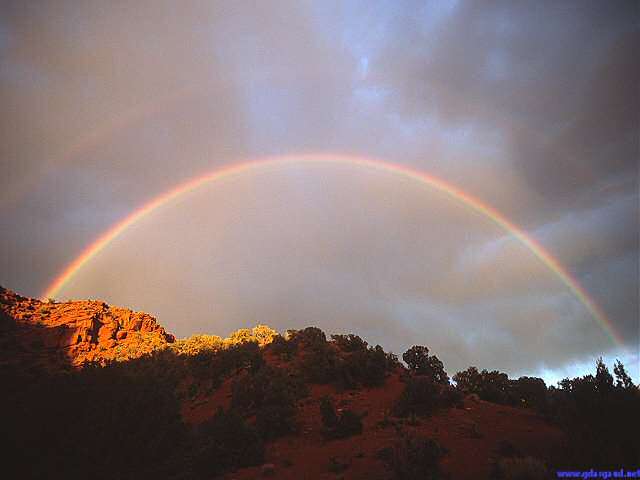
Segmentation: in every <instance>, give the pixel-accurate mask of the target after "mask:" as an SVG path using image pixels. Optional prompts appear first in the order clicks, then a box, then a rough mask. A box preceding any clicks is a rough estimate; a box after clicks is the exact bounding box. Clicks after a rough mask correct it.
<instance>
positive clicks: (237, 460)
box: [192, 407, 264, 477]
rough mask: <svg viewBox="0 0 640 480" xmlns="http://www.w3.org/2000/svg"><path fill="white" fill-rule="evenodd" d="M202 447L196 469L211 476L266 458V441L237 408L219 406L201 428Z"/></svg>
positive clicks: (200, 445) (194, 460) (198, 472)
mask: <svg viewBox="0 0 640 480" xmlns="http://www.w3.org/2000/svg"><path fill="white" fill-rule="evenodd" d="M198 445H199V448H197V450H196V451H195V452H194V454H193V460H192V462H193V465H194V470H195V472H196V473H197V474H198V475H199V476H201V477H210V476H214V475H216V474H219V473H221V472H223V471H224V470H226V469H228V468H237V467H249V466H254V465H260V464H261V463H262V462H263V461H264V443H263V442H262V441H261V440H260V438H259V436H258V433H257V432H256V431H255V429H253V428H252V427H248V426H246V425H245V424H244V422H243V421H242V418H241V417H240V415H239V414H238V413H237V412H236V411H235V410H233V409H231V410H227V411H225V410H224V409H223V408H222V407H220V408H219V409H218V411H217V412H216V414H215V415H214V417H213V418H212V419H211V420H210V421H209V422H206V423H204V424H203V425H202V426H201V427H200V431H199V442H198Z"/></svg>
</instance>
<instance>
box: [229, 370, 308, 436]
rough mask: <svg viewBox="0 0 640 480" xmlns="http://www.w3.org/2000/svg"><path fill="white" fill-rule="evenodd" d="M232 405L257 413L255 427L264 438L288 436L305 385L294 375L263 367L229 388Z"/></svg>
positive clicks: (305, 389)
mask: <svg viewBox="0 0 640 480" xmlns="http://www.w3.org/2000/svg"><path fill="white" fill-rule="evenodd" d="M231 392H232V397H231V404H232V406H234V407H235V408H238V409H240V410H241V411H243V412H257V418H256V427H257V428H258V430H259V432H260V433H261V435H262V437H263V438H265V439H270V438H275V437H279V436H282V435H286V434H288V433H291V432H292V431H293V430H294V427H295V421H294V420H295V414H296V400H298V399H299V398H302V397H304V396H306V395H307V394H308V388H307V385H306V384H305V383H304V381H303V380H302V379H301V378H300V376H299V375H296V374H295V373H293V372H290V371H286V370H283V369H281V368H275V367H271V366H269V365H264V366H263V367H262V368H260V370H259V371H258V372H257V373H256V374H255V375H250V374H248V373H246V374H245V375H243V376H241V377H238V378H237V379H235V381H234V382H233V384H232V385H231Z"/></svg>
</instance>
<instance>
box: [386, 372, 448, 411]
mask: <svg viewBox="0 0 640 480" xmlns="http://www.w3.org/2000/svg"><path fill="white" fill-rule="evenodd" d="M439 406H440V387H439V386H438V385H437V384H435V383H433V382H432V381H430V380H429V379H428V378H426V377H407V378H406V379H405V384H404V389H403V390H402V393H401V394H400V399H399V401H398V405H397V406H396V415H398V416H400V417H404V416H407V415H410V414H414V415H420V416H423V417H430V416H431V415H433V414H434V413H435V412H436V411H437V410H438V407H439Z"/></svg>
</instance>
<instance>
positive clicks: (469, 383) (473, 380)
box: [453, 366, 482, 394]
mask: <svg viewBox="0 0 640 480" xmlns="http://www.w3.org/2000/svg"><path fill="white" fill-rule="evenodd" d="M481 380H482V376H481V375H480V372H478V369H477V367H473V366H470V367H469V368H467V369H466V370H463V371H461V372H458V373H456V374H455V375H454V376H453V381H454V382H456V386H457V387H458V388H459V389H460V390H462V391H463V392H464V393H467V394H473V393H478V388H479V386H480V381H481Z"/></svg>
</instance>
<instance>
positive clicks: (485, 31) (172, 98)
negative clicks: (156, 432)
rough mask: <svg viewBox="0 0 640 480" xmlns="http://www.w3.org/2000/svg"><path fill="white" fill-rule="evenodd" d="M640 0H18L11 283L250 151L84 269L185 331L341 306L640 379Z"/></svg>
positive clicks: (458, 364)
mask: <svg viewBox="0 0 640 480" xmlns="http://www.w3.org/2000/svg"><path fill="white" fill-rule="evenodd" d="M638 12H639V7H638V4H637V3H636V2H622V1H614V2H611V1H607V2H601V3H600V2H595V1H591V2H582V1H576V2H555V1H553V2H544V1H531V2H486V1H482V2H467V1H437V2H398V1H388V2H371V1H362V2H359V1H350V2H349V1H348V2H328V1H322V2H282V1H280V2H247V3H243V2H236V1H230V2H210V3H209V2H197V3H196V2H189V3H187V4H186V5H182V6H181V5H178V4H177V3H176V2H173V1H169V2H160V1H149V2H144V1H138V2H115V3H114V2H53V1H52V2H25V1H3V2H1V3H0V112H1V114H0V135H1V141H0V149H1V151H0V168H1V172H2V173H1V175H0V284H1V285H3V286H4V287H6V288H9V289H11V290H14V291H17V292H18V293H21V294H24V295H29V296H41V295H43V293H44V292H46V291H47V290H48V288H49V287H50V286H51V284H52V283H53V281H54V279H55V278H56V277H57V276H58V275H59V274H60V273H61V272H62V271H64V269H65V267H67V266H68V265H69V264H70V263H71V262H72V261H73V260H74V259H75V258H76V257H77V256H78V255H80V254H81V253H82V251H83V250H85V249H86V248H87V247H88V246H89V245H91V244H92V243H93V242H94V241H95V240H96V239H98V238H99V237H101V236H102V235H103V234H104V233H105V232H106V231H108V230H109V229H110V228H111V227H112V226H113V225H115V224H116V223H118V222H119V221H120V220H122V219H123V218H125V217H126V216H127V215H129V214H131V213H132V212H134V211H135V210H136V209H138V208H139V207H141V206H142V205H144V204H145V203H146V202H148V201H150V200H152V199H153V198H155V197H158V196H159V195H162V194H163V193H164V192H166V191H167V190H170V189H172V188H174V187H175V186H177V185H179V184H181V183H183V182H186V181H189V180H192V179H194V178H197V177H199V176H202V175H204V174H206V173H207V172H214V171H216V170H219V169H221V168H223V167H225V166H229V165H234V164H238V163H244V162H248V161H253V160H255V159H259V158H278V157H280V156H283V155H289V156H291V155H294V156H295V155H300V154H304V153H308V152H316V153H318V157H319V158H321V157H322V154H323V153H324V154H333V155H343V156H357V157H360V158H375V159H377V160H380V161H383V162H389V163H394V164H399V165H403V166H407V167H410V168H413V169H415V170H419V171H421V172H425V173H427V174H429V175H432V176H435V177H437V178H439V179H440V180H442V181H444V182H446V183H447V184H450V185H453V186H456V187H457V188H459V189H460V190H462V191H464V192H466V193H467V194H468V195H471V196H473V197H475V198H477V199H478V200H479V201H481V202H482V203H484V204H485V205H487V206H490V207H492V208H494V209H495V210H497V211H498V212H500V213H501V214H502V215H504V216H505V217H506V218H508V219H509V220H510V221H511V222H513V223H514V224H516V225H518V227H519V228H521V229H522V230H523V231H524V232H526V234H527V235H528V236H529V237H530V238H531V239H533V240H534V241H535V242H538V243H539V244H540V245H541V246H542V248H543V249H544V250H545V251H546V252H547V253H548V254H550V255H552V256H553V257H554V258H555V259H556V260H557V261H558V262H559V263H560V264H561V265H562V266H563V268H564V269H566V271H567V272H568V273H569V275H570V276H571V277H572V278H573V279H574V280H575V281H576V282H577V284H579V286H580V287H581V288H582V289H584V291H585V292H586V293H587V294H588V295H589V297H590V298H591V299H592V300H593V302H594V303H595V304H596V305H597V306H598V307H599V308H600V309H601V310H602V311H603V313H604V315H605V317H606V321H608V322H610V323H611V324H612V325H613V328H614V329H615V331H616V332H617V334H618V335H619V336H620V337H621V338H622V339H624V346H622V345H620V344H619V343H618V342H616V341H614V339H612V336H611V335H610V334H609V333H608V332H607V331H606V330H605V328H603V326H602V324H601V322H599V321H598V320H597V319H596V318H594V317H593V316H592V315H591V314H590V312H589V311H588V309H587V308H586V307H585V305H584V302H583V301H581V299H580V298H578V297H577V296H576V295H575V294H574V293H573V292H572V291H571V290H570V289H569V288H568V287H567V285H566V284H565V283H564V282H562V281H561V279H560V278H559V277H558V276H557V275H556V274H555V273H554V272H553V271H552V270H551V269H549V268H548V267H547V266H546V265H545V264H544V263H543V262H541V260H540V259H538V258H537V257H535V256H534V255H533V254H532V253H531V251H530V250H528V249H527V248H526V246H524V245H523V244H522V242H520V241H518V240H517V239H516V238H515V237H514V236H513V235H512V234H511V233H510V232H508V231H505V230H504V229H502V228H500V226H499V225H497V224H496V223H495V222H492V221H491V219H489V218H487V217H486V216H482V215H479V214H478V213H477V212H475V211H473V210H472V209H471V208H469V207H468V206H465V205H464V204H462V203H461V202H459V201H456V200H455V199H453V198H451V197H448V196H447V195H443V194H442V193H441V192H438V191H436V190H435V189H433V188H430V187H428V186H426V185H424V184H420V183H419V182H416V181H412V180H410V179H407V178H406V177H403V176H401V175H398V174H395V173H393V172H390V171H389V172H386V173H385V172H372V171H370V170H367V169H363V168H361V167H358V166H355V165H350V164H348V162H347V163H344V164H341V165H334V164H326V165H322V164H321V165H317V164H314V165H310V164H305V163H304V162H301V163H298V164H295V165H292V166H286V167H284V166H283V167H277V168H269V169H261V168H255V169H252V170H250V171H248V172H247V173H245V174H243V175H240V176H235V177H233V178H227V179H224V180H222V181H218V182H210V183H207V184H206V185H204V186H202V187H201V188H198V189H196V190H194V191H192V192H190V193H189V194H187V195H184V196H181V197H180V198H178V199H176V200H175V201H172V202H169V203H168V204H166V205H164V206H163V207H162V208H160V209H157V210H156V211H155V212H154V213H153V214H152V215H149V216H147V217H145V218H144V219H143V220H141V221H139V222H137V223H136V224H135V225H133V226H131V227H130V228H128V229H127V230H126V231H125V232H123V233H122V234H121V235H119V236H118V237H117V238H116V239H114V240H113V241H112V242H111V243H110V244H109V245H108V246H107V248H105V249H104V250H103V251H101V252H100V253H99V254H98V255H97V256H96V257H95V258H94V259H93V260H91V261H90V262H88V263H87V264H86V265H85V266H84V267H83V268H82V269H80V270H79V271H78V273H77V274H76V275H75V276H74V277H73V279H72V281H70V282H68V283H67V284H66V285H65V286H64V287H63V288H62V290H61V291H60V293H59V295H58V300H66V299H67V298H76V299H77V298H99V299H104V300H105V301H107V302H108V303H112V304H115V305H119V306H125V307H130V308H134V309H142V310H145V311H148V312H150V313H151V314H153V315H156V316H157V317H158V319H159V320H160V322H161V323H162V324H163V325H165V326H166V327H167V328H168V329H169V330H170V331H172V332H174V333H176V334H177V335H178V336H187V335H191V334H193V333H211V334H219V335H222V336H225V335H227V334H228V333H229V332H230V331H233V330H236V329H238V328H240V327H250V326H253V325H255V324H258V323H263V324H268V325H271V326H273V327H275V328H277V329H278V330H280V331H282V332H284V331H285V330H286V329H287V328H301V327H303V326H306V325H316V326H319V327H321V328H323V329H324V330H325V331H327V332H330V333H331V332H354V333H358V334H360V335H362V336H363V337H364V338H366V339H367V340H369V341H370V343H381V344H382V345H383V346H384V347H385V348H387V349H392V350H394V351H395V352H398V353H401V352H402V351H404V350H405V349H406V348H408V347H409V346H411V345H413V344H423V345H427V346H428V347H429V348H430V349H431V351H432V352H433V353H435V354H436V355H438V357H440V358H441V359H442V360H443V361H444V362H445V366H446V368H447V370H448V371H449V373H450V374H453V373H455V371H457V370H460V369H463V368H465V367H466V366H468V365H477V366H478V367H480V368H488V369H499V370H501V371H506V372H508V373H510V374H511V375H521V374H528V375H543V376H544V377H545V378H547V379H549V380H553V379H557V378H561V377H562V376H564V375H568V374H577V373H585V372H586V371H587V370H588V371H593V370H594V368H593V365H594V361H595V358H597V357H598V356H599V355H602V356H604V357H605V359H607V360H609V361H610V362H611V361H612V359H615V358H621V359H622V360H623V361H624V363H625V364H626V365H627V367H628V369H629V370H630V371H631V373H632V375H633V376H634V377H635V378H636V380H637V379H638V376H639V375H638V343H639V324H638V316H639V312H638V285H639V280H638V266H639V255H638V250H639V247H638V242H639V240H638V161H639V156H638V145H639V138H638V135H639V134H638V126H639V125H638V124H639V121H638V116H639V114H638V85H639V78H638V76H639V75H638V68H639V67H638V66H639V57H638V40H639V34H638V23H639V18H638Z"/></svg>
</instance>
